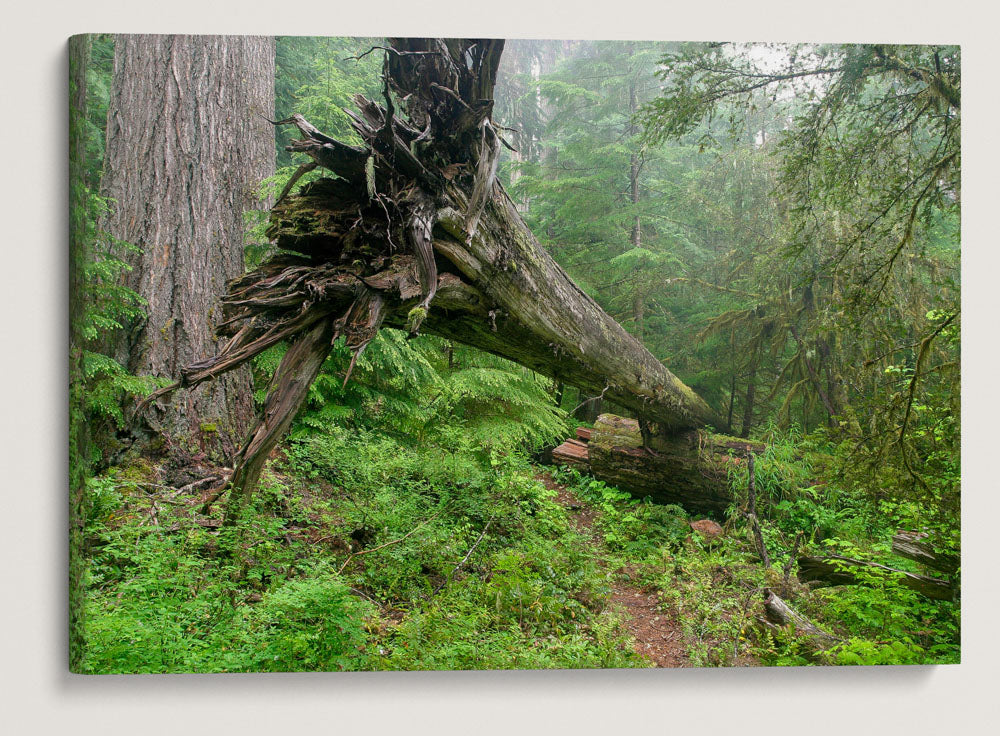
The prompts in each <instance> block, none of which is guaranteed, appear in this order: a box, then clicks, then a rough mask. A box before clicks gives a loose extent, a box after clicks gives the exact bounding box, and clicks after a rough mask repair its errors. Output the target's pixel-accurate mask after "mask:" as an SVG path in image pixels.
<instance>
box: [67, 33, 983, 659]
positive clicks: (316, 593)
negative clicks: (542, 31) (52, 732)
mask: <svg viewBox="0 0 1000 736" xmlns="http://www.w3.org/2000/svg"><path fill="white" fill-rule="evenodd" d="M69 72H70V74H69V121H70V125H69V133H70V140H69V163H70V188H69V196H70V243H69V250H70V340H69V418H70V421H69V428H70V436H69V460H70V462H69V469H70V477H69V520H70V529H69V538H70V565H69V578H70V579H69V602H70V610H69V629H70V633H69V643H70V663H69V664H70V669H71V670H72V671H73V672H77V673H85V674H113V673H119V674H124V673H174V672H176V673H181V672H198V673H217V672H296V671H323V672H330V671H371V670H473V669H546V668H560V669H589V668H653V667H670V668H678V667H765V666H821V665H902V664H954V663H958V662H960V659H961V653H960V644H961V586H960V579H961V539H960V528H961V515H960V511H961V508H960V500H961V472H960V471H961V436H960V427H961V407H960V389H961V382H960V375H961V371H960V354H961V343H960V330H961V314H960V301H961V300H960V297H961V292H960V280H961V278H960V263H961V249H960V220H961V173H962V172H961V149H960V139H961V125H960V122H961V114H960V111H961V51H960V48H959V47H958V46H954V45H899V44H807V43H742V42H725V43H722V42H720V43H709V42H697V43H694V42H692V43H682V42H664V41H656V42H654V41H592V40H589V41H569V40H551V41H549V40H516V39H515V40H506V41H504V40H497V39H482V38H478V39H472V38H355V37H352V38H341V37H306V36H278V37H264V36H167V35H119V34H93V35H82V36H74V37H73V38H72V39H71V40H70V70H69ZM970 80H971V77H970ZM970 83H971V81H970Z"/></svg>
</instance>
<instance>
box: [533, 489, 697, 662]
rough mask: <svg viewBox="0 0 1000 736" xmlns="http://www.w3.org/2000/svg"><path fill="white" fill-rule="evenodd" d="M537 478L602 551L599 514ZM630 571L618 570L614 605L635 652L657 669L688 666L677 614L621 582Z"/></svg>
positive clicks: (640, 590) (570, 493) (654, 595)
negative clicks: (630, 636) (633, 643)
mask: <svg viewBox="0 0 1000 736" xmlns="http://www.w3.org/2000/svg"><path fill="white" fill-rule="evenodd" d="M537 477H538V480H540V481H541V482H542V483H544V484H545V487H546V488H549V489H552V490H554V491H556V492H557V493H558V496H557V497H556V501H557V502H558V503H559V504H560V505H562V506H563V507H565V508H566V510H567V511H568V512H569V518H570V523H571V524H573V526H574V527H576V529H577V531H579V532H580V533H581V534H583V535H585V536H587V537H590V538H591V539H593V540H594V543H595V545H597V547H598V549H600V547H601V544H600V537H599V535H598V534H597V533H596V532H595V531H594V528H593V527H594V522H596V521H597V518H598V517H599V516H600V512H599V511H597V510H596V509H593V508H590V507H589V506H586V505H585V504H583V503H581V502H580V500H579V499H578V498H577V497H576V496H575V495H574V494H573V492H572V491H571V490H569V489H568V488H567V487H566V486H564V485H562V484H561V483H557V482H556V481H555V480H553V479H552V478H551V477H550V476H549V475H547V474H541V475H539V476H537ZM628 572H629V571H628V570H627V569H621V570H616V571H615V573H616V575H615V576H614V579H613V581H612V583H611V586H612V587H611V602H612V604H613V605H617V606H619V607H620V608H621V609H622V611H623V613H624V614H625V625H626V627H627V628H628V630H629V633H630V634H631V635H632V636H633V638H634V639H635V651H636V652H637V653H638V654H641V655H642V656H644V657H647V658H648V659H650V660H652V661H653V662H654V663H655V664H656V666H657V667H687V666H689V662H688V658H687V655H686V654H685V651H684V641H683V635H682V633H681V625H680V622H679V621H678V620H677V614H676V612H674V611H670V612H663V611H661V610H660V607H659V601H658V599H657V597H656V594H655V593H650V592H648V591H645V590H643V589H642V588H638V587H635V586H631V585H628V584H627V583H625V582H622V581H621V580H620V579H619V578H620V577H621V575H620V573H628Z"/></svg>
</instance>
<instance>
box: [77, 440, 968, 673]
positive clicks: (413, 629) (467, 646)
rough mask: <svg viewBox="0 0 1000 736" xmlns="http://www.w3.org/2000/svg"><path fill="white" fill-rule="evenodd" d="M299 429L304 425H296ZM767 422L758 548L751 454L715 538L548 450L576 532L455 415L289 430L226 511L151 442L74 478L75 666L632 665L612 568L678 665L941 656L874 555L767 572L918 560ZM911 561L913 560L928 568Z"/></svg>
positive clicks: (528, 469)
mask: <svg viewBox="0 0 1000 736" xmlns="http://www.w3.org/2000/svg"><path fill="white" fill-rule="evenodd" d="M300 427H301V425H300ZM814 450H815V448H809V447H808V446H806V445H805V443H802V442H800V441H795V442H793V441H791V440H789V441H787V442H784V443H782V442H781V441H780V440H775V441H773V442H772V444H771V446H770V449H769V450H768V451H767V452H765V453H763V454H761V455H760V456H759V457H758V458H757V459H756V463H755V485H756V489H757V507H758V513H759V516H760V520H761V526H762V536H763V539H764V543H765V546H766V547H767V550H768V554H769V557H770V560H771V565H770V567H768V568H765V567H764V566H763V565H762V564H761V562H760V560H759V559H758V553H757V551H756V548H755V545H754V541H753V536H752V534H751V532H750V529H749V528H748V525H747V522H746V519H745V517H744V516H743V513H742V511H743V509H744V508H745V505H746V487H747V480H748V478H747V465H746V463H745V462H733V463H731V465H732V471H731V477H730V484H731V487H732V491H733V494H734V498H735V501H734V503H733V506H732V508H731V509H730V513H729V516H728V520H727V521H725V524H724V529H723V533H722V534H721V536H719V537H717V538H715V539H712V540H709V539H707V538H705V537H703V536H702V535H701V534H700V533H698V532H695V531H693V530H692V528H691V525H690V524H691V522H692V519H691V518H690V517H689V516H688V515H687V514H685V512H684V510H683V509H681V508H680V507H677V506H668V505H658V504H654V503H650V502H648V501H645V500H637V499H634V498H632V497H631V496H629V495H628V494H627V493H624V492H622V491H620V490H618V489H616V488H613V487H611V486H608V485H606V484H605V483H603V482H602V481H599V480H595V479H593V478H591V477H589V476H584V475H580V474H579V473H577V472H576V471H570V470H561V469H546V471H545V472H548V473H550V474H551V475H552V476H553V478H554V479H555V480H556V481H558V482H560V483H562V484H564V485H566V486H567V487H568V488H569V489H570V490H571V492H572V493H573V495H574V496H575V497H576V498H577V499H578V501H579V503H581V504H582V505H583V506H584V508H585V509H587V510H591V511H594V512H596V513H593V514H591V518H592V519H593V523H592V528H591V529H590V530H589V532H579V531H577V529H576V526H575V525H573V524H571V523H570V522H569V519H568V515H567V514H568V513H569V512H568V510H567V508H566V507H564V506H563V505H561V504H560V503H557V501H556V499H555V496H556V492H555V491H553V490H548V489H546V487H545V486H544V485H543V484H542V483H541V482H539V480H538V479H537V478H536V475H537V474H538V472H539V470H538V469H536V468H534V467H533V466H531V465H530V463H529V462H528V460H526V459H525V456H524V455H523V454H522V453H520V452H517V451H503V450H500V449H498V448H497V447H495V446H494V447H488V448H483V447H482V446H473V445H472V444H471V443H470V441H469V440H468V438H465V437H463V435H461V434H460V433H455V434H453V435H446V434H442V433H438V434H437V435H436V441H435V442H434V443H422V444H420V443H408V442H405V441H403V440H402V439H399V438H398V437H396V436H394V435H390V434H384V433H379V432H376V431H373V430H370V429H366V428H364V427H358V426H354V427H348V426H339V427H338V426H333V427H328V428H326V429H325V430H323V431H318V430H314V429H312V428H308V431H306V430H302V429H301V428H300V430H299V431H296V432H294V433H293V436H292V438H291V439H290V440H289V441H288V442H287V443H286V444H285V445H284V446H283V451H282V453H281V455H280V457H278V458H277V459H274V460H272V462H271V464H270V465H269V468H268V470H267V471H266V472H265V474H264V477H263V480H262V483H261V487H260V489H259V491H258V492H257V494H256V496H255V497H254V499H253V501H252V503H251V504H250V506H248V507H247V508H246V509H245V513H244V517H243V518H242V519H240V520H239V521H238V523H236V524H235V525H233V526H231V527H224V526H221V518H220V517H221V508H222V507H223V506H224V503H222V502H220V503H218V504H217V507H218V508H216V509H215V510H213V512H212V514H211V515H209V516H204V515H202V514H201V513H200V510H199V509H200V503H201V500H200V497H197V494H194V495H192V494H190V493H179V492H178V491H176V490H175V489H173V488H171V487H168V486H167V485H165V484H163V483H161V482H160V480H159V478H160V474H161V471H162V469H161V468H159V467H158V466H157V465H155V464H153V463H151V462H148V461H135V462H133V464H132V465H130V466H127V467H113V468H112V469H110V470H109V471H108V472H106V473H105V474H104V475H102V476H100V477H97V478H94V479H92V480H91V482H90V489H89V490H90V495H91V500H92V503H91V504H90V517H89V518H88V520H87V539H88V545H89V558H90V565H89V568H88V596H87V605H86V610H85V631H86V639H87V652H86V657H85V658H84V660H83V663H82V665H81V669H82V671H84V672H91V673H112V672H122V673H124V672H250V671H316V670H324V671H330V670H334V671H337V670H398V669H404V670H410V669H413V670H419V669H503V668H590V667H645V666H649V662H648V661H647V660H646V659H644V658H642V657H640V656H639V655H637V654H636V653H635V652H634V650H633V646H632V641H631V639H630V638H629V635H628V633H627V630H626V628H625V626H624V622H623V620H622V619H621V616H622V615H624V614H623V613H622V612H621V611H620V610H619V609H617V608H616V607H614V606H611V605H609V601H610V595H611V592H612V589H613V587H614V586H615V585H616V584H621V583H625V584H627V585H628V586H630V587H633V588H636V587H637V588H641V589H644V590H646V591H655V592H656V594H657V595H658V597H659V600H660V603H661V610H662V612H663V613H665V614H674V613H675V614H676V620H677V621H678V622H679V626H680V629H681V634H682V637H683V642H684V644H685V647H686V654H687V657H688V660H689V662H690V663H691V664H692V665H694V666H733V665H806V664H916V663H946V662H955V661H958V659H959V646H958V643H959V639H960V632H959V613H958V605H957V603H952V602H940V601H930V600H927V599H924V598H922V597H920V596H918V595H917V594H916V593H914V592H913V591H911V590H910V589H908V588H906V587H904V586H902V585H901V584H900V583H899V581H898V580H895V579H893V578H892V577H885V576H877V575H871V576H869V578H868V579H865V580H863V581H862V584H859V585H853V586H838V587H828V588H820V589H810V588H808V587H807V586H805V585H802V584H799V583H798V582H797V580H796V577H795V567H794V565H792V567H791V568H788V569H789V575H788V578H787V579H786V577H785V574H784V573H785V570H786V563H787V562H788V558H789V555H790V553H791V550H792V548H793V546H794V540H795V538H796V537H798V538H799V540H800V551H805V552H808V553H810V554H823V553H826V552H837V553H839V554H843V555H845V556H849V557H855V558H859V559H867V560H872V561H875V562H881V563H884V564H887V565H890V566H892V567H896V568H900V569H905V570H912V571H918V570H919V566H917V565H916V564H915V563H912V562H909V561H907V560H904V559H901V558H898V557H895V556H894V555H893V554H892V553H891V548H890V539H891V535H892V532H893V531H894V530H895V529H896V528H899V527H902V526H906V525H907V524H911V525H912V524H913V523H914V522H915V521H916V519H915V518H914V517H913V516H912V513H913V508H912V506H911V505H906V504H901V505H896V506H893V505H891V504H888V502H886V501H884V500H883V501H882V502H874V501H872V500H871V499H870V498H869V497H868V496H866V495H863V494H858V493H854V492H852V491H851V490H850V489H847V488H843V487H840V486H836V485H834V484H830V483H822V482H819V481H817V477H818V476H819V473H820V471H821V470H822V467H823V466H824V462H825V461H824V459H823V456H822V454H821V453H816V452H814ZM925 572H926V571H925ZM766 590H772V591H777V592H780V595H781V596H782V597H783V598H784V599H785V600H786V602H788V603H789V605H791V606H793V607H794V608H795V609H796V610H797V611H799V612H800V613H801V614H803V615H804V616H806V617H808V618H809V619H810V620H811V621H813V622H814V623H815V624H816V625H818V626H819V627H821V628H823V629H825V630H826V631H827V632H829V633H831V634H833V635H834V636H836V637H838V638H839V639H840V640H841V642H842V643H841V644H839V645H837V646H836V647H833V648H832V649H830V650H827V651H822V652H816V651H814V650H812V649H810V648H809V647H808V646H806V644H805V643H804V641H803V640H802V639H801V638H800V637H799V636H797V635H796V634H795V633H794V632H793V631H790V630H781V629H777V630H774V629H772V630H767V629H765V628H764V627H762V626H761V625H760V624H759V622H758V619H759V617H760V615H761V612H762V609H761V602H762V600H763V598H764V595H765V592H766Z"/></svg>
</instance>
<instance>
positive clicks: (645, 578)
mask: <svg viewBox="0 0 1000 736" xmlns="http://www.w3.org/2000/svg"><path fill="white" fill-rule="evenodd" d="M769 439H770V440H771V442H770V444H769V446H768V449H767V450H766V452H764V453H762V454H761V455H760V456H758V457H757V458H755V460H756V462H755V473H754V476H755V486H756V501H757V508H758V514H759V516H760V523H761V531H762V537H763V540H764V544H765V547H766V548H767V551H768V556H769V559H770V562H771V564H770V566H769V567H767V568H765V567H764V565H763V564H762V563H761V561H760V559H759V555H758V553H757V551H756V546H755V543H754V539H753V536H752V533H751V530H750V528H749V526H748V524H747V521H746V519H745V517H744V515H743V509H745V508H746V502H747V490H746V489H747V485H748V483H747V481H748V472H747V470H748V468H747V463H746V462H745V461H737V460H736V459H735V458H734V462H733V463H731V468H732V470H731V472H730V479H729V482H730V485H731V488H732V491H733V495H734V498H735V501H734V503H733V505H732V507H731V508H730V510H729V513H728V519H727V521H726V522H725V524H724V525H723V533H722V535H721V536H719V537H717V538H715V539H713V540H709V539H706V538H705V537H704V536H703V535H701V534H700V533H697V532H694V531H693V530H692V529H691V527H690V525H689V522H690V519H689V518H688V517H687V516H686V515H685V514H684V512H683V510H682V509H680V508H679V507H675V506H662V505H658V504H652V503H649V502H646V501H639V500H636V499H634V498H632V497H630V496H629V495H628V494H626V493H623V492H622V491H619V490H618V489H616V488H612V487H609V486H607V485H606V484H604V483H603V482H601V481H599V480H595V479H593V478H590V477H587V476H583V475H580V474H579V473H578V472H576V471H573V470H566V471H560V472H559V473H558V474H557V477H558V478H559V479H560V480H561V481H562V482H564V483H566V484H567V485H568V486H569V487H570V488H571V490H572V491H573V492H574V493H575V494H576V496H577V497H578V498H580V499H581V500H582V501H584V502H585V503H587V504H589V505H592V506H594V507H596V508H598V509H599V510H600V512H601V515H600V517H599V518H598V519H597V521H596V523H595V528H596V529H597V530H598V531H599V532H600V535H601V537H602V540H603V542H604V546H605V547H606V549H607V557H608V559H609V561H610V562H611V564H612V565H613V566H614V567H616V568H617V569H620V570H623V571H627V573H626V574H627V577H628V579H629V581H630V583H631V584H633V585H639V586H644V587H645V588H646V589H650V590H655V591H656V592H657V594H658V596H659V599H660V601H661V608H662V609H663V611H665V612H667V611H673V612H676V614H677V618H678V620H679V622H680V625H681V628H682V633H683V637H684V641H685V644H686V646H687V655H688V658H689V660H690V663H691V664H692V665H694V666H734V665H736V666H743V665H815V664H843V665H872V664H931V663H933V664H945V663H954V662H958V661H959V658H960V657H959V644H960V626H959V619H960V616H959V605H958V603H957V602H951V601H934V600H930V599H927V598H924V597H922V596H920V595H918V594H917V593H915V592H914V591H912V590H910V589H909V588H907V587H905V586H904V585H902V584H901V582H900V580H899V579H898V576H891V575H890V576H885V575H877V574H869V575H865V574H864V573H863V572H862V573H860V577H861V583H860V584H858V585H850V586H846V585H845V586H834V587H823V588H815V589H813V588H810V587H809V586H807V585H803V584H801V583H799V582H798V580H797V578H796V575H795V572H796V566H795V564H794V563H792V564H791V566H790V567H789V565H788V563H789V556H790V555H791V552H792V550H793V548H794V546H795V541H794V540H795V539H796V537H797V536H798V537H799V540H800V542H799V552H800V553H802V552H805V553H808V554H814V555H823V554H828V553H836V554H840V555H843V556H847V557H852V558H856V559H863V560H870V561H873V562H878V563H882V564H885V565H888V566H890V567H893V568H896V569H901V570H906V571H910V572H920V573H923V574H927V573H928V571H927V570H923V569H921V568H920V566H919V565H918V564H916V563H914V562H912V561H910V560H907V559H904V558H901V557H898V556H896V555H894V554H893V553H892V551H891V537H892V534H893V533H894V532H895V530H896V529H899V528H920V522H921V520H922V518H923V516H921V509H920V508H919V507H917V506H915V505H914V504H912V503H890V502H888V501H884V500H883V501H882V502H874V501H873V500H872V499H871V498H870V496H869V495H868V494H864V493H860V492H857V491H852V490H851V489H850V488H845V487H841V486H840V485H838V484H835V483H825V482H818V481H817V480H816V478H817V474H818V473H819V472H823V471H825V469H826V466H827V464H828V463H829V461H830V455H829V454H828V448H822V447H816V446H813V445H811V444H810V443H809V442H806V441H802V440H800V439H797V438H784V439H782V438H781V437H770V438H769ZM924 513H926V512H924ZM786 570H787V576H786ZM767 591H774V592H777V593H778V594H779V595H781V596H782V597H783V599H784V600H785V601H786V602H787V603H788V604H789V605H791V606H793V607H794V608H795V609H796V610H797V611H798V612H799V613H801V614H803V615H804V616H806V617H807V618H809V619H810V620H811V621H812V622H813V623H815V624H816V625H818V626H819V627H820V628H822V629H824V630H825V631H827V632H829V633H831V634H833V635H834V636H836V637H838V638H839V639H840V640H841V643H840V644H838V645H837V646H835V647H833V648H831V649H829V650H827V651H816V650H815V649H811V648H809V647H808V646H807V645H806V643H805V642H804V641H803V640H802V639H801V638H800V637H798V636H796V635H795V632H793V631H791V630H781V629H778V630H769V629H767V628H766V627H764V626H762V625H761V624H760V622H759V620H758V619H759V618H760V616H761V615H762V607H761V603H762V601H763V599H764V596H765V594H766V592H767Z"/></svg>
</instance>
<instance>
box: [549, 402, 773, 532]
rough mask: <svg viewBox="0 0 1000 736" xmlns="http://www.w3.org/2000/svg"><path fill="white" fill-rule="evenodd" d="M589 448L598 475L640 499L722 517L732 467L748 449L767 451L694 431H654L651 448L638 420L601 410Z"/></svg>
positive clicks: (728, 496) (728, 499) (593, 470)
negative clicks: (671, 433) (644, 498)
mask: <svg viewBox="0 0 1000 736" xmlns="http://www.w3.org/2000/svg"><path fill="white" fill-rule="evenodd" d="M586 449H587V462H588V464H589V468H590V472H591V474H592V475H593V476H594V477H595V478H599V479H600V480H603V481H605V482H606V483H609V484H611V485H614V486H617V487H618V488H620V489H622V490H624V491H628V492H629V493H631V494H633V495H635V496H638V497H649V498H651V499H652V500H653V501H656V502H658V503H666V504H677V505H679V506H682V507H683V508H684V509H685V510H687V511H688V512H690V513H698V514H709V515H712V516H716V517H721V516H722V515H723V514H725V511H726V509H727V508H728V507H729V506H730V505H731V504H732V503H733V501H734V497H733V495H732V493H731V492H730V490H729V482H728V472H727V471H728V469H729V468H730V467H731V464H732V463H739V462H745V456H746V454H747V453H748V452H749V451H754V452H761V451H763V446H762V445H761V444H760V443H754V442H748V441H747V440H741V439H738V438H736V437H728V436H726V435H721V434H712V433H710V432H706V431H704V430H691V431H688V432H683V433H677V434H674V435H673V436H663V435H653V437H652V438H651V446H650V447H648V448H647V447H645V446H644V443H643V437H642V432H641V430H640V429H639V423H638V422H637V421H636V420H635V419H625V418H623V417H619V416H615V415H614V414H602V415H601V416H599V417H598V418H597V422H596V423H595V424H594V429H593V430H592V432H591V436H590V441H589V442H588V443H587V447H586ZM553 459H555V452H553Z"/></svg>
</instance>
